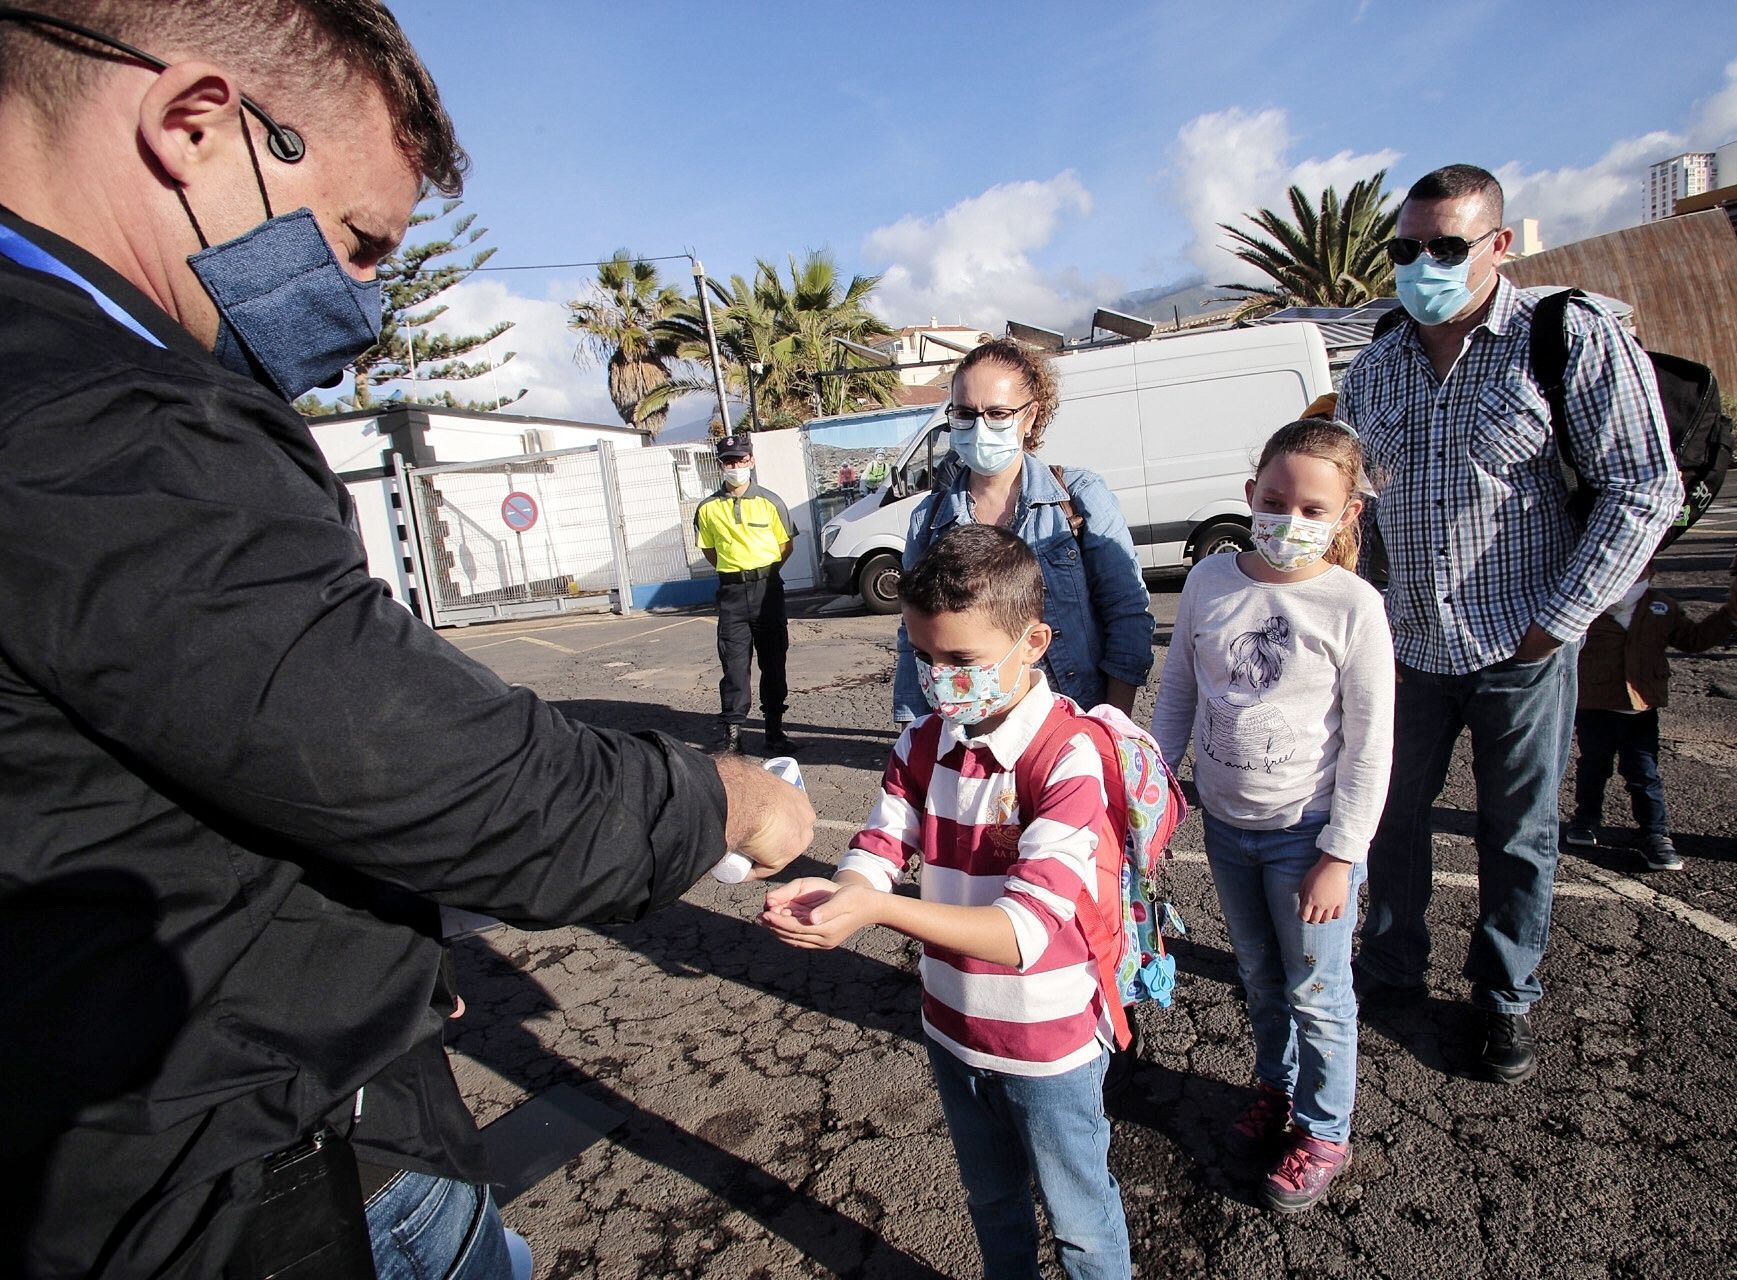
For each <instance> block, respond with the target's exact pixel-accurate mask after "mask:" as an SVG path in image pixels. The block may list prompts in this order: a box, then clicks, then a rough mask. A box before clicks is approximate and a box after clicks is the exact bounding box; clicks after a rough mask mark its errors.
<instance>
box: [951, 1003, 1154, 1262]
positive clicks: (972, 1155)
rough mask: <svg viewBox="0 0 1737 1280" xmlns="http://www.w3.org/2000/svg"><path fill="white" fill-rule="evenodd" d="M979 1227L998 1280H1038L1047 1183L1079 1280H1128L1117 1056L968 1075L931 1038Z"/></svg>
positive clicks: (1063, 1245)
mask: <svg viewBox="0 0 1737 1280" xmlns="http://www.w3.org/2000/svg"><path fill="white" fill-rule="evenodd" d="M923 1043H924V1044H925V1045H926V1046H927V1047H928V1050H929V1063H930V1066H931V1067H932V1068H933V1069H934V1072H935V1087H936V1088H937V1090H939V1092H940V1095H941V1110H942V1112H943V1114H945V1115H946V1117H947V1129H948V1131H949V1132H950V1133H951V1134H952V1135H953V1151H954V1153H955V1154H956V1155H957V1156H958V1158H959V1176H960V1179H961V1180H962V1181H963V1182H964V1183H965V1193H966V1201H967V1206H968V1207H969V1208H970V1210H971V1225H972V1226H973V1227H974V1228H975V1229H976V1231H977V1247H978V1248H979V1249H981V1250H982V1252H983V1274H984V1275H985V1276H986V1277H993V1278H994V1280H1038V1277H1039V1272H1038V1265H1037V1211H1036V1210H1035V1209H1034V1208H1033V1206H1032V1202H1031V1180H1032V1178H1033V1177H1036V1179H1037V1188H1038V1191H1039V1192H1040V1193H1041V1194H1042V1195H1043V1203H1044V1208H1045V1209H1047V1210H1048V1211H1049V1222H1050V1227H1051V1228H1052V1229H1053V1230H1054V1232H1055V1239H1056V1245H1057V1248H1058V1250H1059V1251H1060V1253H1061V1264H1062V1270H1063V1271H1065V1272H1066V1273H1067V1275H1068V1276H1069V1278H1070V1280H1127V1277H1128V1275H1129V1273H1130V1269H1131V1266H1130V1262H1129V1257H1128V1223H1127V1219H1126V1218H1124V1217H1123V1215H1122V1192H1121V1188H1119V1187H1118V1186H1117V1185H1116V1179H1115V1177H1114V1176H1113V1175H1112V1174H1111V1173H1110V1167H1109V1152H1110V1122H1109V1119H1108V1118H1107V1117H1106V1116H1105V1115H1104V1069H1105V1067H1106V1066H1108V1064H1109V1061H1110V1055H1109V1052H1108V1051H1107V1050H1106V1051H1104V1052H1102V1053H1100V1054H1099V1055H1098V1056H1097V1058H1096V1059H1095V1060H1094V1061H1092V1062H1088V1063H1087V1064H1086V1065H1085V1066H1083V1067H1076V1068H1075V1069H1074V1070H1072V1071H1069V1072H1065V1073H1064V1074H1062V1075H1059V1076H1010V1075H1003V1074H1002V1073H1000V1072H998V1071H985V1070H982V1069H980V1068H978V1067H968V1066H966V1065H965V1064H964V1063H963V1062H961V1061H959V1059H957V1058H955V1057H954V1056H953V1055H952V1054H951V1053H949V1052H947V1050H945V1049H943V1048H941V1047H940V1046H939V1045H937V1044H935V1042H934V1041H932V1040H929V1039H928V1038H927V1037H925V1038H924V1041H923Z"/></svg>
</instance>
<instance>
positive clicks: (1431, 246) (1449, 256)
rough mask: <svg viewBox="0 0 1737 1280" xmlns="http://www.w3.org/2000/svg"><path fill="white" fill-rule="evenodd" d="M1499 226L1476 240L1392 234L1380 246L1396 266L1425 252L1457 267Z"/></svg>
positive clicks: (1498, 229) (1441, 261)
mask: <svg viewBox="0 0 1737 1280" xmlns="http://www.w3.org/2000/svg"><path fill="white" fill-rule="evenodd" d="M1500 230H1501V228H1500V227H1491V228H1490V229H1489V230H1488V231H1486V232H1484V234H1483V235H1481V236H1479V237H1478V238H1477V239H1476V240H1466V239H1464V238H1462V237H1460V236H1436V237H1435V238H1434V239H1433V240H1413V239H1411V238H1410V237H1409V236H1394V237H1393V239H1391V240H1389V241H1388V242H1387V243H1386V244H1384V245H1382V246H1381V247H1382V248H1383V249H1385V250H1386V251H1387V256H1388V258H1389V259H1390V260H1392V262H1393V265H1394V266H1396V267H1409V266H1410V265H1411V264H1412V263H1414V262H1416V261H1417V255H1418V254H1420V253H1427V254H1428V255H1429V256H1430V257H1431V258H1433V259H1435V261H1437V262H1439V263H1440V264H1441V265H1442V266H1444V267H1457V266H1459V265H1460V263H1462V262H1464V261H1465V260H1466V258H1467V257H1468V256H1469V255H1470V254H1471V251H1472V250H1473V249H1475V248H1477V247H1478V246H1479V245H1480V244H1482V243H1483V242H1484V241H1486V240H1488V239H1489V238H1490V237H1491V236H1493V235H1495V234H1496V232H1498V231H1500Z"/></svg>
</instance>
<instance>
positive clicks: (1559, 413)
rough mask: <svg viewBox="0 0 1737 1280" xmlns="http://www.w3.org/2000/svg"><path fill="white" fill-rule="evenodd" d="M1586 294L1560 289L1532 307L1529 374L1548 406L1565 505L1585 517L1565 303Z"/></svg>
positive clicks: (1586, 493) (1588, 496) (1587, 505)
mask: <svg viewBox="0 0 1737 1280" xmlns="http://www.w3.org/2000/svg"><path fill="white" fill-rule="evenodd" d="M1585 296H1586V294H1585V293H1583V292H1582V291H1581V290H1579V289H1562V290H1559V291H1558V292H1556V293H1550V294H1546V295H1545V296H1544V297H1542V298H1540V299H1538V305H1537V306H1536V307H1535V308H1534V309H1533V311H1532V339H1531V355H1532V376H1533V378H1535V379H1536V380H1537V382H1538V389H1539V390H1540V391H1541V392H1543V393H1544V401H1545V403H1546V404H1548V405H1549V406H1550V430H1551V433H1552V434H1553V435H1554V436H1555V437H1556V461H1557V464H1558V465H1559V466H1560V467H1561V468H1562V485H1563V487H1564V488H1565V489H1567V490H1568V509H1569V511H1570V512H1571V513H1573V514H1574V515H1576V516H1577V517H1579V518H1581V519H1584V518H1585V516H1586V513H1587V512H1588V511H1589V510H1590V509H1591V507H1592V493H1591V490H1590V488H1589V487H1588V486H1587V483H1586V481H1585V480H1584V479H1583V478H1582V477H1581V474H1580V470H1579V468H1577V467H1576V466H1575V465H1574V453H1573V447H1572V446H1571V444H1570V443H1569V439H1568V304H1569V303H1570V302H1572V301H1573V300H1574V299H1576V298H1584V297H1585Z"/></svg>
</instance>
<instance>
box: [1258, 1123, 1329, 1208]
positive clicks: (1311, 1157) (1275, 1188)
mask: <svg viewBox="0 0 1737 1280" xmlns="http://www.w3.org/2000/svg"><path fill="white" fill-rule="evenodd" d="M1350 1164H1351V1144H1350V1143H1349V1142H1323V1141H1322V1140H1321V1139H1320V1138H1311V1137H1309V1135H1308V1134H1306V1133H1298V1134H1294V1135H1293V1136H1292V1138H1291V1145H1290V1146H1289V1147H1287V1148H1286V1149H1285V1154H1284V1155H1282V1156H1280V1157H1279V1162H1278V1164H1276V1165H1274V1166H1273V1171H1272V1172H1271V1173H1269V1174H1268V1175H1267V1180H1266V1181H1265V1182H1264V1183H1262V1184H1261V1194H1262V1196H1264V1197H1265V1199H1266V1202H1267V1204H1268V1205H1269V1206H1270V1207H1271V1208H1273V1209H1276V1210H1278V1211H1279V1212H1280V1213H1300V1212H1301V1211H1302V1210H1304V1209H1307V1208H1308V1207H1309V1206H1310V1205H1312V1204H1314V1203H1315V1201H1317V1200H1319V1199H1320V1198H1321V1197H1322V1196H1324V1195H1326V1194H1327V1186H1328V1184H1329V1183H1331V1182H1332V1181H1333V1179H1334V1178H1335V1177H1337V1176H1338V1174H1339V1171H1340V1170H1341V1169H1346V1168H1349V1167H1350Z"/></svg>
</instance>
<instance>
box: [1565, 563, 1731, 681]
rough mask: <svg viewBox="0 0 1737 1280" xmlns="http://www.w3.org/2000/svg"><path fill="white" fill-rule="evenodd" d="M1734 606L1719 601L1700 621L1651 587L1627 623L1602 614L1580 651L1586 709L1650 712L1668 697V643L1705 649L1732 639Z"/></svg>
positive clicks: (1693, 649)
mask: <svg viewBox="0 0 1737 1280" xmlns="http://www.w3.org/2000/svg"><path fill="white" fill-rule="evenodd" d="M1734 629H1737V628H1734V625H1733V620H1732V617H1731V611H1730V610H1729V609H1728V608H1726V607H1725V606H1724V605H1720V606H1719V607H1718V608H1717V609H1715V610H1713V612H1712V613H1710V614H1708V615H1707V616H1706V617H1705V618H1702V619H1701V620H1700V621H1699V622H1691V621H1690V620H1689V619H1688V618H1687V617H1685V616H1684V614H1683V611H1682V609H1681V608H1680V607H1679V606H1678V604H1677V602H1676V601H1675V600H1673V599H1671V598H1670V597H1669V596H1667V595H1661V594H1660V593H1659V592H1657V591H1648V592H1647V593H1646V594H1645V595H1644V596H1642V597H1641V598H1640V603H1639V604H1637V605H1636V606H1635V607H1634V617H1633V618H1631V619H1629V625H1628V628H1627V629H1626V630H1625V629H1624V628H1623V627H1621V626H1620V625H1619V624H1618V623H1617V621H1616V619H1615V618H1613V617H1611V616H1610V615H1609V614H1608V613H1604V614H1600V615H1599V616H1598V617H1597V619H1595V620H1594V621H1593V624H1592V627H1591V628H1590V629H1589V630H1588V631H1587V633H1586V644H1585V645H1584V646H1583V647H1582V648H1581V650H1580V709H1581V710H1582V711H1645V710H1646V709H1647V708H1649V707H1662V706H1664V705H1665V704H1666V702H1667V701H1668V700H1669V696H1670V686H1671V664H1670V661H1669V660H1668V659H1667V658H1666V657H1665V648H1666V646H1669V647H1671V648H1673V649H1680V650H1682V651H1683V652H1684V653H1700V652H1701V651H1702V650H1704V649H1711V648H1712V647H1713V646H1714V645H1717V644H1721V643H1723V642H1724V641H1726V640H1729V639H1730V638H1731V635H1732V632H1733V630H1734Z"/></svg>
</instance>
